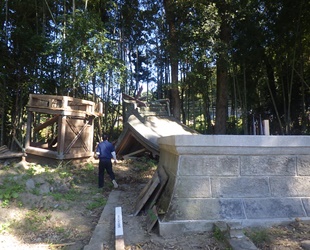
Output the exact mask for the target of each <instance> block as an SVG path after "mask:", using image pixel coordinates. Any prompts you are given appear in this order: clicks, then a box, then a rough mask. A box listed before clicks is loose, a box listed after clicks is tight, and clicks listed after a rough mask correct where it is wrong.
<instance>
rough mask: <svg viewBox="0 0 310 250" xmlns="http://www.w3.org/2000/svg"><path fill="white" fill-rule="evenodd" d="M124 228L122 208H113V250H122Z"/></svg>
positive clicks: (123, 246)
mask: <svg viewBox="0 0 310 250" xmlns="http://www.w3.org/2000/svg"><path fill="white" fill-rule="evenodd" d="M124 249H125V243H124V228H123V216H122V207H115V250H124Z"/></svg>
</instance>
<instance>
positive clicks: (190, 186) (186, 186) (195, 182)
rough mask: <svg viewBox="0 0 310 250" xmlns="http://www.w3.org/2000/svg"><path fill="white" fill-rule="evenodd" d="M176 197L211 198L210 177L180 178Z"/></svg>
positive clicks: (177, 182) (177, 183)
mask: <svg viewBox="0 0 310 250" xmlns="http://www.w3.org/2000/svg"><path fill="white" fill-rule="evenodd" d="M174 196H175V197H178V198H210V197H211V190H210V177H206V176H181V177H178V178H177V181H176V186H175V194H174Z"/></svg>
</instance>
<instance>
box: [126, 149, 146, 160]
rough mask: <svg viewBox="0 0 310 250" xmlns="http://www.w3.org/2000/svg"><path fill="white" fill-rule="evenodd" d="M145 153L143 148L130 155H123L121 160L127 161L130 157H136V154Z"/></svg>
mask: <svg viewBox="0 0 310 250" xmlns="http://www.w3.org/2000/svg"><path fill="white" fill-rule="evenodd" d="M145 151H146V149H145V148H142V149H140V150H137V151H135V152H132V153H130V154H127V155H124V156H123V158H124V159H125V160H128V159H129V158H130V157H131V156H133V155H136V154H140V153H143V152H145Z"/></svg>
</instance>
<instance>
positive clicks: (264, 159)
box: [157, 135, 310, 236]
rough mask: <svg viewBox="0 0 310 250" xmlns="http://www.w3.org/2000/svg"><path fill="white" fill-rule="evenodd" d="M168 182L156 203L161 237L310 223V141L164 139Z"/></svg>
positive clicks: (205, 137) (204, 137) (163, 158)
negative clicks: (229, 226) (222, 227)
mask: <svg viewBox="0 0 310 250" xmlns="http://www.w3.org/2000/svg"><path fill="white" fill-rule="evenodd" d="M158 143H159V146H160V162H159V167H161V168H164V169H165V171H166V173H167V175H168V177H169V179H168V182H167V184H166V186H165V188H164V191H163V193H162V194H161V196H160V198H159V199H158V201H157V206H158V208H159V211H160V213H161V216H160V219H159V229H160V234H161V235H163V236H164V235H166V234H169V235H171V233H173V234H179V233H183V232H187V231H208V230H210V229H211V228H212V225H213V223H214V222H217V221H225V222H231V223H235V222H238V223H241V224H242V225H243V226H255V225H272V224H275V223H279V222H286V221H290V220H294V219H295V218H300V219H304V220H308V219H310V154H309V153H310V137H307V136H242V135H241V136H237V135H194V136H193V135H179V136H169V137H163V138H160V139H159V140H158Z"/></svg>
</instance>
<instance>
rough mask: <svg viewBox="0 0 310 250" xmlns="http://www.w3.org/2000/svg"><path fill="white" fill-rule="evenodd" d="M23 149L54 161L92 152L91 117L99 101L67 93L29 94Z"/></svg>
mask: <svg viewBox="0 0 310 250" xmlns="http://www.w3.org/2000/svg"><path fill="white" fill-rule="evenodd" d="M27 112H28V118H27V131H26V140H25V152H26V153H27V155H28V154H30V155H36V156H42V157H48V158H52V159H57V160H65V159H77V158H86V157H90V156H92V153H93V132H94V123H93V121H94V119H95V118H96V117H97V116H100V115H102V105H101V103H99V104H95V103H94V102H91V101H87V100H82V99H78V98H73V97H69V96H56V95H38V94H30V96H29V102H28V105H27Z"/></svg>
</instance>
